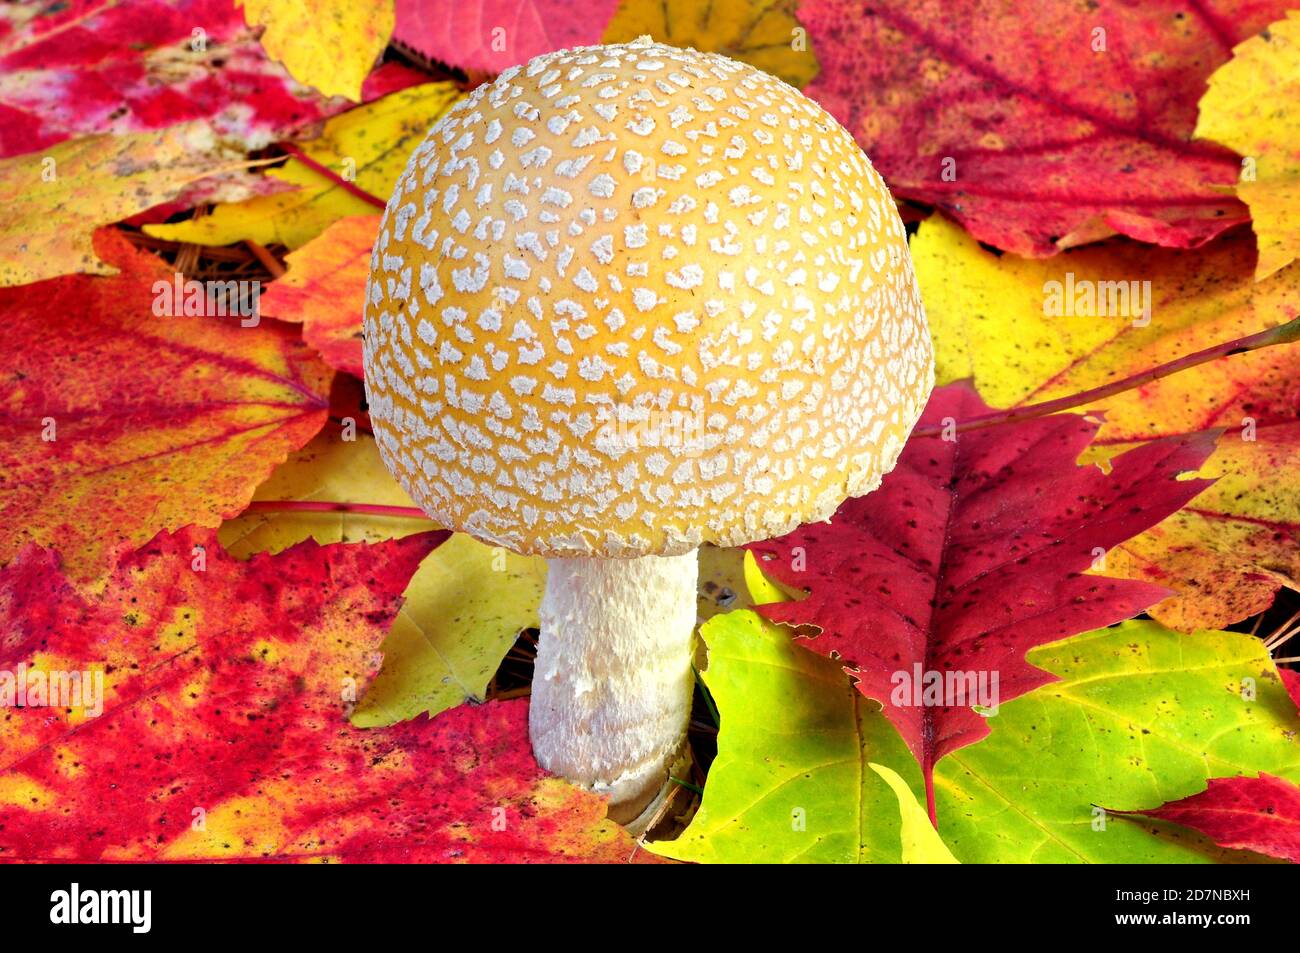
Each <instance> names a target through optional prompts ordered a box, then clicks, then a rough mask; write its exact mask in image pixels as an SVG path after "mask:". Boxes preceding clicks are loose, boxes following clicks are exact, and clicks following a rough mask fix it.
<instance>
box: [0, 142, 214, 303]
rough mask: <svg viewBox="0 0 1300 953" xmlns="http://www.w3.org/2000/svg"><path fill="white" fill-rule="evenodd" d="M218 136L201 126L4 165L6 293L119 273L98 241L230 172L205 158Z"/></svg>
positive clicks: (65, 148)
mask: <svg viewBox="0 0 1300 953" xmlns="http://www.w3.org/2000/svg"><path fill="white" fill-rule="evenodd" d="M211 144H212V143H211V137H210V136H209V135H208V133H207V131H206V130H204V129H202V128H201V127H199V126H194V125H191V126H175V127H172V128H170V129H165V130H163V131H162V132H142V133H137V134H135V135H126V136H107V135H105V136H87V137H86V138H85V139H74V140H73V141H71V142H63V143H60V144H59V145H57V146H54V147H52V148H50V149H48V150H46V151H45V152H44V153H36V152H33V153H29V154H27V155H21V156H14V157H13V158H10V159H0V203H2V204H3V205H4V207H5V224H4V225H3V227H0V287H3V286H11V285H23V284H28V283H30V282H33V281H41V280H43V279H46V278H53V277H55V276H56V275H67V274H74V273H80V274H92V275H111V274H114V269H113V268H112V266H111V265H108V264H106V263H105V262H103V261H101V260H100V259H99V258H97V257H96V256H95V250H94V247H93V243H92V241H91V235H92V234H93V233H94V231H95V229H96V228H98V227H99V226H101V225H108V224H111V223H113V222H117V221H120V220H121V219H124V218H127V217H128V216H130V215H134V214H135V213H136V212H140V211H143V210H144V209H147V208H149V207H150V206H152V205H157V204H159V203H160V202H165V201H167V200H168V199H171V198H173V197H174V196H176V195H177V194H179V193H180V191H181V189H182V188H184V186H185V185H186V184H187V183H190V182H193V181H195V180H197V179H201V178H203V177H204V176H206V175H211V174H212V173H214V172H220V171H224V170H226V169H229V167H230V166H229V163H224V164H223V163H222V162H220V161H219V160H213V159H211V158H205V157H204V156H203V153H205V152H206V151H208V150H209V149H210V148H211Z"/></svg>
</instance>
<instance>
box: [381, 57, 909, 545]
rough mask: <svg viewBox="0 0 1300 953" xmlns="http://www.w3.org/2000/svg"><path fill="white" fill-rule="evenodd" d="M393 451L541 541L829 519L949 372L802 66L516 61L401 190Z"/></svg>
mask: <svg viewBox="0 0 1300 953" xmlns="http://www.w3.org/2000/svg"><path fill="white" fill-rule="evenodd" d="M365 362H366V387H367V393H368V397H369V401H370V413H371V418H372V421H373V423H374V428H375V434H376V437H377V438H378V444H379V448H380V452H381V454H382V456H383V458H384V460H385V462H386V463H387V465H388V466H389V468H390V469H391V470H392V471H393V472H394V473H395V474H396V475H397V477H398V479H399V480H400V482H401V483H402V485H403V486H404V487H405V488H406V490H407V492H408V493H409V494H410V495H411V496H412V497H413V498H414V499H415V500H416V501H417V502H418V503H419V504H420V505H421V506H422V507H423V508H424V509H425V510H426V511H427V512H428V513H429V514H430V515H431V516H432V517H433V518H434V519H436V520H437V521H438V522H440V523H442V524H443V525H445V526H448V527H452V528H455V529H458V530H462V531H465V532H468V533H471V534H473V535H475V536H477V537H478V538H480V539H483V540H486V541H489V542H493V543H497V544H500V545H504V546H506V547H508V548H510V549H513V550H516V551H518V552H526V553H540V554H543V555H546V556H552V557H554V556H566V557H568V556H593V555H594V556H615V557H630V556H639V555H645V554H681V553H685V552H688V551H690V550H692V549H694V548H696V547H698V546H699V545H700V544H701V543H704V542H714V543H719V544H724V545H735V544H739V543H742V542H747V541H751V540H757V539H766V538H769V537H771V536H775V535H780V534H782V533H785V532H788V531H789V530H792V529H793V528H794V527H796V526H798V525H799V524H801V523H804V522H810V521H814V520H820V519H825V518H827V517H829V516H830V515H831V514H832V513H833V512H834V510H835V508H836V507H837V506H838V505H839V503H840V502H841V501H842V500H843V499H844V498H845V497H846V496H857V495H861V494H864V493H866V492H868V491H870V490H871V489H873V488H874V487H875V486H877V485H878V483H879V481H880V479H881V477H882V476H883V475H884V474H885V473H887V472H888V471H889V470H890V469H891V468H892V467H893V465H894V462H895V460H896V459H897V456H898V453H899V451H900V450H901V448H902V445H903V441H904V440H905V439H906V436H907V434H908V432H909V431H910V429H911V427H912V426H913V424H914V423H915V421H916V418H917V416H918V415H919V413H920V410H921V407H922V405H923V403H924V401H925V399H926V397H927V396H928V394H929V390H930V387H931V384H932V381H933V370H932V357H931V347H930V342H929V337H928V334H927V331H926V326H925V317H924V312H923V309H922V306H921V301H920V297H919V295H918V293H917V288H916V283H915V280H914V278H913V274H912V269H911V264H910V259H909V257H908V254H907V244H906V236H905V233H904V230H903V227H902V224H901V222H900V220H899V218H898V215H897V212H896V210H895V207H894V204H893V201H892V199H891V198H890V195H889V193H888V191H887V189H886V188H885V186H884V183H883V182H882V181H881V179H880V177H879V176H878V175H877V174H876V172H875V171H874V170H873V169H872V168H871V165H870V163H869V162H868V161H867V158H866V157H865V156H864V155H863V154H862V152H861V150H860V149H859V148H858V146H857V145H856V143H855V142H854V141H853V139H852V137H851V136H850V135H849V134H848V133H847V132H845V131H844V129H842V128H841V127H840V126H839V125H838V124H837V123H836V122H835V121H834V120H833V119H832V118H831V117H830V116H829V115H828V114H827V113H825V112H824V111H823V110H822V109H821V108H820V107H819V106H817V105H816V104H815V103H813V102H811V101H810V100H808V99H807V98H805V97H804V96H803V95H802V94H801V93H799V92H798V91H797V90H794V89H792V88H791V87H789V86H787V85H786V84H784V83H782V82H781V81H780V80H778V79H775V78H773V77H771V76H768V75H767V74H765V73H762V72H759V71H757V70H755V69H753V68H752V67H750V66H747V65H745V64H742V63H738V62H735V61H732V60H729V59H727V58H725V57H722V56H718V55H714V54H708V53H698V52H695V51H693V50H680V49H675V48H672V47H668V46H663V45H660V44H656V43H652V42H650V41H649V40H648V39H642V40H638V41H637V42H634V43H629V44H625V45H618V46H604V47H590V48H581V49H572V50H564V51H560V52H557V53H552V54H548V55H545V56H540V57H538V58H536V59H534V60H532V61H531V62H530V63H528V64H527V65H526V66H525V67H520V68H515V69H511V70H507V71H506V72H505V73H503V74H501V76H500V77H499V78H498V79H497V80H496V81H495V82H493V83H491V84H490V85H485V86H481V87H479V88H478V89H476V90H475V91H474V92H473V93H472V94H471V95H470V96H469V97H467V98H466V99H465V100H463V101H462V102H461V103H459V104H458V105H457V106H456V107H455V108H454V109H453V110H452V111H451V112H449V113H448V114H447V115H446V116H444V117H443V118H442V119H441V120H440V121H439V122H438V124H437V125H436V126H434V127H433V129H432V130H431V131H430V132H429V135H428V136H427V137H426V139H425V140H424V142H423V143H422V144H421V146H420V147H419V148H418V150H417V151H416V152H415V154H414V155H413V156H412V157H411V161H410V163H409V164H408V166H407V168H406V171H405V172H404V173H403V175H402V177H401V179H400V181H399V183H398V186H397V189H396V191H395V193H394V195H393V198H392V200H391V201H390V203H389V205H388V209H387V212H386V213H385V215H384V220H383V225H382V227H381V229H380V234H379V239H378V242H377V244H376V246H375V251H374V257H373V261H372V266H371V278H370V284H369V288H368V293H367V302H366V313H365Z"/></svg>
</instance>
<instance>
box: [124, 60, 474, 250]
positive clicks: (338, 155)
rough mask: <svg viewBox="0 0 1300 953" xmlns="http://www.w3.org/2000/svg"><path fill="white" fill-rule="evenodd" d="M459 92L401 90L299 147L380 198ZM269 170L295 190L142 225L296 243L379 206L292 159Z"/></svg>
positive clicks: (211, 236)
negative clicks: (182, 218) (189, 217)
mask: <svg viewBox="0 0 1300 953" xmlns="http://www.w3.org/2000/svg"><path fill="white" fill-rule="evenodd" d="M460 96H461V93H460V90H459V89H457V87H456V85H455V84H454V83H445V82H444V83H426V84H424V85H422V86H413V87H411V88H410V89H404V90H401V91H400V92H396V93H393V94H392V95H389V96H385V97H384V98H383V99H378V100H376V101H375V102H373V103H367V104H366V105H364V106H358V107H357V108H356V109H351V110H349V111H348V112H346V113H343V114H342V115H341V116H335V117H334V118H333V119H331V120H329V121H328V122H326V123H325V127H324V130H323V131H322V133H321V135H320V137H319V138H317V139H313V140H312V141H310V142H307V143H303V145H302V151H303V152H304V153H305V154H306V155H307V156H308V157H309V158H311V159H313V160H314V161H316V162H318V163H320V164H321V165H324V166H326V167H327V168H329V169H330V170H331V171H333V172H335V173H337V174H338V175H340V176H342V177H343V178H344V179H347V180H349V181H353V182H355V183H356V185H357V186H358V187H359V188H361V189H362V190H364V191H366V192H369V193H370V194H371V195H373V196H375V197H377V198H379V199H380V200H383V201H386V200H387V199H388V196H389V195H390V194H391V193H392V191H393V187H394V186H395V185H396V184H397V178H398V176H399V175H401V173H402V170H403V169H405V168H406V161H407V159H408V158H409V157H410V155H411V152H412V151H414V149H415V147H416V145H418V144H419V142H420V140H421V139H423V138H424V135H425V133H427V132H428V131H429V127H430V126H432V125H433V124H434V123H435V122H437V121H438V118H439V117H440V116H442V114H443V113H445V112H446V111H447V110H448V109H449V108H450V107H451V105H452V104H453V103H454V102H456V100H457V99H459V98H460ZM268 175H272V176H275V177H276V178H278V179H280V180H282V181H284V182H288V183H291V184H293V185H296V186H298V187H299V188H298V189H297V190H296V191H293V192H281V193H277V194H275V195H263V196H258V197H256V198H252V199H248V200H247V201H244V202H230V203H226V204H222V205H218V206H217V207H216V208H215V209H214V210H213V212H212V214H211V215H207V216H204V217H203V218H196V219H192V220H190V221H187V222H178V223H176V224H174V225H148V226H145V231H146V232H147V233H148V234H150V235H153V236H155V237H157V238H165V239H169V240H171V241H178V242H194V243H195V244H199V245H229V244H231V243H233V242H239V241H244V240H245V239H251V240H253V241H256V242H261V243H262V244H264V245H268V244H280V245H285V246H287V247H289V248H299V247H301V246H302V245H305V244H306V243H307V242H309V241H311V240H312V239H313V238H315V237H316V236H317V235H319V234H320V233H321V232H323V231H324V230H325V229H326V228H327V227H329V225H330V224H332V223H333V222H336V221H338V220H339V219H341V218H346V217H348V216H350V215H368V214H374V213H375V212H376V211H377V210H378V209H377V207H376V206H375V205H373V204H372V203H370V202H368V201H366V200H365V199H363V198H359V197H358V196H356V195H354V194H352V193H351V192H348V191H347V190H346V189H344V188H341V187H340V186H338V185H337V184H335V183H333V182H331V181H330V180H329V179H328V178H326V177H325V176H323V175H321V174H320V173H318V172H316V171H314V170H313V169H311V168H310V167H309V166H307V165H305V164H304V163H302V162H299V161H298V160H296V159H290V160H289V161H288V162H287V163H286V164H285V166H284V167H283V168H281V169H273V170H271V171H270V172H269V173H268Z"/></svg>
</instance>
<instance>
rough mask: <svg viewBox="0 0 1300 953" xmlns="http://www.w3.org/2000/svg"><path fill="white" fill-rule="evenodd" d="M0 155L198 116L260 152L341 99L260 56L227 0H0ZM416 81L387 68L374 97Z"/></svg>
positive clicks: (372, 84) (374, 84) (339, 106)
mask: <svg viewBox="0 0 1300 953" xmlns="http://www.w3.org/2000/svg"><path fill="white" fill-rule="evenodd" d="M0 74H3V75H4V78H5V82H4V83H3V84H2V85H0V156H9V155H17V154H18V153H22V152H32V151H35V150H38V149H45V148H47V147H49V146H51V145H53V144H54V143H56V142H60V141H62V140H64V139H70V138H74V137H76V136H82V135H87V134H89V133H110V132H111V133H127V132H144V131H148V130H153V129H161V128H163V127H165V126H171V125H175V124H176V123H180V122H186V121H189V120H203V121H204V124H205V125H206V126H208V127H209V128H210V129H211V131H212V134H213V137H214V139H215V140H216V141H217V142H218V143H219V144H222V145H225V146H229V147H232V148H237V149H240V150H251V149H261V148H264V147H265V146H268V145H270V144H271V143H272V142H274V141H275V140H277V139H280V138H283V137H284V136H286V135H287V134H288V133H290V132H292V131H293V130H295V129H298V128H300V127H301V126H304V125H307V124H308V123H312V122H315V121H317V120H319V119H323V118H325V117H327V116H331V115H333V114H334V113H337V112H340V111H342V110H343V109H346V108H347V107H348V103H347V101H346V100H344V99H326V98H324V97H322V96H321V95H319V94H318V93H316V92H315V91H313V90H311V89H308V88H307V87H306V86H303V85H301V84H300V83H297V82H295V81H294V80H293V79H292V78H291V77H290V76H289V75H288V74H287V73H286V72H285V71H284V68H283V67H281V66H280V65H279V64H278V63H273V62H272V61H271V60H269V59H268V58H267V56H266V54H265V52H264V51H263V50H262V47H261V46H260V45H259V43H258V42H257V38H256V36H255V33H254V31H253V30H251V29H250V28H249V27H247V26H246V25H245V24H244V17H243V14H242V13H241V12H240V11H239V10H238V9H237V8H236V7H235V5H234V4H233V3H232V2H231V0H132V2H131V3H104V2H102V0H40V2H32V3H6V4H4V5H2V6H0ZM418 82H421V79H420V74H419V73H417V72H416V71H415V70H411V69H407V68H406V67H404V66H399V65H396V64H388V65H385V66H382V67H380V68H379V69H377V70H376V71H375V72H374V73H373V74H371V76H370V78H369V79H368V80H367V81H366V84H365V89H364V98H365V99H366V100H371V99H376V98H378V97H380V96H384V95H387V94H388V93H391V92H395V91H396V90H399V89H402V88H404V87H406V86H410V85H412V84H414V83H418Z"/></svg>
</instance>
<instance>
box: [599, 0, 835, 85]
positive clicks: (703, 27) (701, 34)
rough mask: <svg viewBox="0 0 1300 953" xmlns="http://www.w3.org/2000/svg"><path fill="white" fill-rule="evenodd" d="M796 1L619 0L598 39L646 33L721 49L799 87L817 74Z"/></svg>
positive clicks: (665, 40)
mask: <svg viewBox="0 0 1300 953" xmlns="http://www.w3.org/2000/svg"><path fill="white" fill-rule="evenodd" d="M796 5H797V4H796V3H795V0H716V2H713V3H699V2H697V0H623V2H622V3H621V4H619V8H618V10H616V11H615V13H614V17H613V19H611V20H610V21H609V25H608V26H607V27H606V28H605V35H604V38H603V42H605V43H627V42H629V41H630V40H635V39H636V38H637V37H639V36H642V35H649V36H651V37H653V38H654V39H656V40H658V41H659V42H661V43H668V44H671V45H672V46H682V47H693V48H695V49H697V50H703V51H705V52H708V53H722V54H723V55H725V56H729V57H731V58H732V59H736V60H741V61H743V62H745V63H749V64H750V65H751V66H756V67H758V68H759V69H761V70H763V71H764V72H767V73H771V74H772V75H773V76H779V77H780V78H781V79H783V80H785V81H786V82H787V83H789V84H790V85H791V86H794V87H796V88H802V87H804V86H805V85H807V84H808V83H809V82H811V80H812V78H813V77H814V76H816V75H817V58H816V56H815V55H814V54H813V52H812V50H811V48H810V46H809V40H808V32H807V30H805V29H804V28H803V27H802V26H800V25H799V21H798V20H796V19H795V16H794V11H795V7H796Z"/></svg>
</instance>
